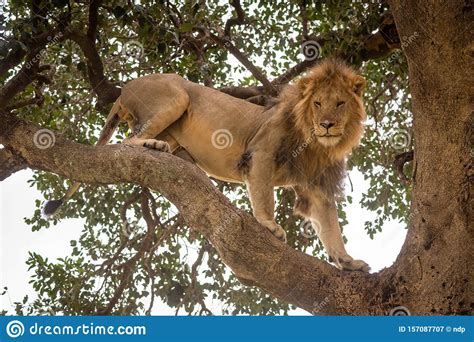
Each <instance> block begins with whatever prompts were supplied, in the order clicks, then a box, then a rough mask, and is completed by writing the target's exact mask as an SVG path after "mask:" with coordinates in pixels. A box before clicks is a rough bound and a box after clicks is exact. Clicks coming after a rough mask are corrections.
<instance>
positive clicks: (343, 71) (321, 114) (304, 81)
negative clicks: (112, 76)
mask: <svg viewBox="0 0 474 342" xmlns="http://www.w3.org/2000/svg"><path fill="white" fill-rule="evenodd" d="M364 85H365V80H364V78H363V77H362V76H359V75H357V73H355V72H354V71H353V70H352V69H351V68H349V67H348V66H346V65H345V64H343V63H342V62H338V61H334V60H328V61H325V62H323V63H321V64H319V65H317V66H316V67H314V68H313V69H312V70H311V71H310V72H309V74H308V75H307V76H306V77H303V78H301V79H300V80H299V81H298V82H297V87H298V89H299V100H298V102H297V103H296V105H295V107H294V109H293V114H294V122H295V126H296V127H297V128H298V129H299V131H300V132H301V133H302V134H303V135H304V137H305V139H311V141H316V142H317V143H319V144H320V145H322V146H324V147H328V148H331V150H332V152H333V153H334V154H335V155H337V156H342V155H344V154H345V153H348V152H349V151H350V150H351V149H352V148H353V147H354V146H355V145H357V144H358V142H359V140H360V137H361V135H362V132H363V121H364V120H365V119H366V114H365V110H364V105H363V102H362V92H363V88H364ZM309 134H310V135H311V138H309V137H308V135H309ZM314 137H316V139H314Z"/></svg>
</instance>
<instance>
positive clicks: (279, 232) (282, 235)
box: [259, 220, 286, 242]
mask: <svg viewBox="0 0 474 342" xmlns="http://www.w3.org/2000/svg"><path fill="white" fill-rule="evenodd" d="M259 222H260V223H261V224H262V225H264V226H265V227H267V229H268V230H269V231H270V232H272V234H273V235H275V236H276V237H277V238H278V239H280V240H281V241H283V242H286V232H285V230H284V229H283V228H282V227H281V226H280V225H279V224H278V223H276V222H275V221H271V220H259Z"/></svg>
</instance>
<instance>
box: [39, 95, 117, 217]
mask: <svg viewBox="0 0 474 342" xmlns="http://www.w3.org/2000/svg"><path fill="white" fill-rule="evenodd" d="M119 110H120V97H119V98H118V99H117V101H115V103H114V105H113V106H112V109H111V110H110V112H109V115H108V116H107V120H106V121H105V125H104V127H103V128H102V131H101V132H100V137H99V140H98V141H97V144H96V146H100V145H106V144H107V143H108V141H109V140H110V138H111V137H112V135H113V134H114V131H115V129H116V128H117V126H118V124H119V122H120V117H119V115H118V112H119ZM80 186H81V183H79V182H73V183H72V184H71V186H70V187H69V188H68V189H67V191H66V194H65V195H64V196H63V197H62V198H61V199H56V200H49V201H46V203H45V204H44V207H43V210H42V213H43V215H44V216H46V217H49V216H52V215H54V214H55V213H56V212H57V210H58V209H59V207H60V206H61V205H62V204H63V203H65V202H67V200H69V199H70V198H71V197H72V196H73V195H74V194H75V193H76V191H77V190H78V189H79V187H80Z"/></svg>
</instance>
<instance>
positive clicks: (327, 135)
mask: <svg viewBox="0 0 474 342" xmlns="http://www.w3.org/2000/svg"><path fill="white" fill-rule="evenodd" d="M341 136H342V134H329V133H326V134H324V135H318V138H339V137H341Z"/></svg>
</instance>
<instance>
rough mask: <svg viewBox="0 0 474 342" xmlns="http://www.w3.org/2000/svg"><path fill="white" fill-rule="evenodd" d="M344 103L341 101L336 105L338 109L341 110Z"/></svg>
mask: <svg viewBox="0 0 474 342" xmlns="http://www.w3.org/2000/svg"><path fill="white" fill-rule="evenodd" d="M344 103H345V102H344V101H339V102H337V103H336V107H337V108H339V107H341V106H342V105H344Z"/></svg>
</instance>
